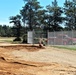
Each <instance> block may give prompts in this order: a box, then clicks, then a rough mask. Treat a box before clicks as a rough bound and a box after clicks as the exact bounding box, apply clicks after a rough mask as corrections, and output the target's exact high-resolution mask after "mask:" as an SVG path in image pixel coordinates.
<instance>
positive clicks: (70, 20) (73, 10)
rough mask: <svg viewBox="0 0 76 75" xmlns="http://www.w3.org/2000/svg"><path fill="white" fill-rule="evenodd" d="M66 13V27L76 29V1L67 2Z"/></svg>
mask: <svg viewBox="0 0 76 75" xmlns="http://www.w3.org/2000/svg"><path fill="white" fill-rule="evenodd" d="M64 13H65V15H66V25H65V26H66V27H67V28H68V29H69V30H72V29H74V30H75V29H76V0H72V1H69V0H65V3H64Z"/></svg>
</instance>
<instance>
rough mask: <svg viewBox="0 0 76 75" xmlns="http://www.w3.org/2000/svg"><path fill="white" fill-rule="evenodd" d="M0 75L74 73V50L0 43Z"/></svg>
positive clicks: (62, 74) (75, 57)
mask: <svg viewBox="0 0 76 75" xmlns="http://www.w3.org/2000/svg"><path fill="white" fill-rule="evenodd" d="M0 75H76V51H70V50H64V49H58V48H54V47H49V46H47V47H45V48H39V47H38V46H32V45H15V44H14V45H11V44H1V45H0Z"/></svg>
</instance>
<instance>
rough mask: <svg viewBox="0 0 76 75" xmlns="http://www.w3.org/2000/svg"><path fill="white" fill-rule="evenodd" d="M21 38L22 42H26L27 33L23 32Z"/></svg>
mask: <svg viewBox="0 0 76 75" xmlns="http://www.w3.org/2000/svg"><path fill="white" fill-rule="evenodd" d="M22 39H23V41H22V43H27V34H24V35H23V36H22Z"/></svg>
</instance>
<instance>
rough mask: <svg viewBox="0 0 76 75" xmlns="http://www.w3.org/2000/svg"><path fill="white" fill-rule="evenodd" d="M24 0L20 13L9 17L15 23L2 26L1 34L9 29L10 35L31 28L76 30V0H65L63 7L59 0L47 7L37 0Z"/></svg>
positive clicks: (39, 29) (23, 32)
mask: <svg viewBox="0 0 76 75" xmlns="http://www.w3.org/2000/svg"><path fill="white" fill-rule="evenodd" d="M23 1H24V3H25V4H24V6H23V7H22V8H21V10H20V12H19V14H16V16H12V15H11V16H10V17H9V22H10V23H13V24H14V25H13V26H12V27H11V26H10V27H9V26H7V25H3V26H1V28H2V30H0V35H2V34H3V35H4V32H5V33H7V32H8V30H9V31H10V32H11V34H10V33H9V34H10V36H15V33H16V32H18V33H19V34H21V35H22V34H25V33H27V31H29V30H31V31H32V30H36V31H44V32H47V31H62V30H76V0H71V1H70V0H65V2H64V3H63V7H60V6H59V5H58V2H57V0H53V1H52V2H51V3H50V5H47V6H46V7H45V9H44V8H43V7H42V6H41V5H40V3H39V2H38V1H37V0H23ZM5 28H6V29H7V31H5V30H6V29H5ZM4 29H5V30H4ZM18 33H17V35H18ZM3 35H2V36H3ZM18 36H20V35H18Z"/></svg>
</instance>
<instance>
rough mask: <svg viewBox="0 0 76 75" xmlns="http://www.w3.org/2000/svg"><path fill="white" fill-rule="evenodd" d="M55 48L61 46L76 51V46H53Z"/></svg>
mask: <svg viewBox="0 0 76 75" xmlns="http://www.w3.org/2000/svg"><path fill="white" fill-rule="evenodd" d="M53 47H55V48H61V49H68V50H75V51H76V46H74V45H73V46H72V45H71V46H53Z"/></svg>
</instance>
